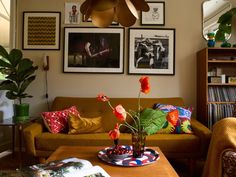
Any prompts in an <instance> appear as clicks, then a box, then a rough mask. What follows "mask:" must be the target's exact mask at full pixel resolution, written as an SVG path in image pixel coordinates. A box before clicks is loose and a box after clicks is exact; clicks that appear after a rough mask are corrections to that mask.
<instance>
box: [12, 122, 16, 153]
mask: <svg viewBox="0 0 236 177" xmlns="http://www.w3.org/2000/svg"><path fill="white" fill-rule="evenodd" d="M12 155H13V156H14V155H15V125H13V126H12Z"/></svg>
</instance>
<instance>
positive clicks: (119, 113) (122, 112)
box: [113, 104, 127, 121]
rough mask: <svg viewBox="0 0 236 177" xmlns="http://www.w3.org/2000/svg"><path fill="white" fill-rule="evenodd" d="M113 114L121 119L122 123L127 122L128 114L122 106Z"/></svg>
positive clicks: (118, 106) (117, 107)
mask: <svg viewBox="0 0 236 177" xmlns="http://www.w3.org/2000/svg"><path fill="white" fill-rule="evenodd" d="M113 113H114V114H115V116H116V117H117V119H119V120H120V121H125V120H126V116H127V113H126V111H125V109H124V108H123V106H122V105H120V104H119V105H117V106H116V107H115V108H114V110H113Z"/></svg>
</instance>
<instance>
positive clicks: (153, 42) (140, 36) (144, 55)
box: [129, 28, 175, 75]
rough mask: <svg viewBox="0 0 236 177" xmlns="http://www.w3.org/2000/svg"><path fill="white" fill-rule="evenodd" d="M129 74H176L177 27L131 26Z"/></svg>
mask: <svg viewBox="0 0 236 177" xmlns="http://www.w3.org/2000/svg"><path fill="white" fill-rule="evenodd" d="M129 74H162V75H174V74H175V29H168V28H159V29H158V28H153V29H148V28H142V29H141V28H129Z"/></svg>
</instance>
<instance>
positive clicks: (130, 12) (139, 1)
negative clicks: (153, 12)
mask: <svg viewBox="0 0 236 177" xmlns="http://www.w3.org/2000/svg"><path fill="white" fill-rule="evenodd" d="M80 11H81V13H82V14H83V15H85V21H87V20H88V19H89V18H91V19H92V23H93V24H94V25H95V26H97V27H107V26H109V25H110V24H111V23H112V22H113V21H116V22H118V23H120V24H121V25H122V26H125V27H129V26H132V25H133V24H134V23H135V22H136V20H137V19H138V18H139V17H138V12H137V11H144V12H147V11H149V6H148V4H147V3H146V2H145V0H85V2H84V3H83V4H82V5H81V7H80Z"/></svg>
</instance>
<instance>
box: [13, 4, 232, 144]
mask: <svg viewBox="0 0 236 177" xmlns="http://www.w3.org/2000/svg"><path fill="white" fill-rule="evenodd" d="M65 2H67V1H58V0H50V1H46V0H41V1H37V0H31V1H27V0H21V1H18V2H17V6H16V14H17V15H16V16H17V18H16V28H15V29H16V30H15V31H14V33H15V37H16V40H15V41H16V45H15V47H16V48H18V49H21V50H22V52H23V55H24V57H27V58H30V59H32V60H33V62H34V63H35V65H38V67H39V69H38V70H37V71H36V79H35V81H34V82H32V84H31V85H30V86H29V88H28V90H27V92H28V93H29V94H30V95H32V96H33V97H32V98H26V99H24V101H25V102H27V103H29V104H30V116H31V117H38V116H39V115H40V114H41V113H42V112H45V111H49V109H48V107H51V105H52V101H53V100H54V98H55V97H57V96H65V97H84V98H96V97H97V95H98V93H101V92H102V93H105V94H106V95H107V96H109V97H110V98H137V95H138V91H139V87H138V86H137V82H138V80H139V78H140V77H141V75H145V73H142V72H140V73H138V72H136V73H130V71H129V60H130V35H129V32H130V31H129V30H130V28H132V29H136V28H137V29H141V30H142V29H143V30H145V29H148V30H150V31H152V30H155V29H157V30H162V31H163V30H166V29H174V30H175V38H174V40H173V51H172V54H173V58H172V59H173V68H172V71H171V73H170V74H165V73H161V74H155V73H154V74H151V75H149V77H150V84H151V91H150V93H149V94H147V95H142V97H145V98H169V97H181V98H183V99H184V103H185V105H187V106H192V107H193V108H194V109H193V117H196V115H197V52H198V51H200V50H201V49H203V48H205V47H207V40H206V39H204V37H203V34H202V23H203V22H202V3H203V2H204V1H203V0H201V1H196V0H181V1H171V0H165V1H164V3H165V11H164V17H165V20H164V24H162V25H142V24H141V22H140V21H141V19H138V20H136V23H135V24H134V25H133V26H131V27H126V28H124V32H122V34H123V36H124V40H123V42H122V43H121V46H120V49H122V50H123V53H122V54H123V56H124V57H122V60H123V67H122V72H107V73H106V72H105V73H99V72H92V71H90V72H80V70H79V71H78V72H68V71H65V68H64V65H65V61H64V59H65V57H64V56H65V48H64V47H65V44H66V40H65V39H66V38H65V31H64V28H71V27H73V28H81V27H83V28H84V27H87V28H86V29H88V30H90V29H91V30H94V29H95V28H94V27H95V26H94V25H93V24H92V23H91V22H83V21H82V14H81V13H80V20H79V23H78V24H66V23H65V14H66V13H65V11H66V9H65ZM68 2H75V3H79V4H80V5H81V4H82V3H83V2H84V1H82V0H77V1H68ZM154 2H159V1H154ZM230 2H231V4H232V7H235V6H236V2H235V1H233V0H230ZM24 12H30V13H31V12H60V14H61V21H60V26H59V29H60V33H59V41H58V43H59V48H58V49H54V50H50V49H46V50H44V49H43V50H38V49H33V48H30V49H29V48H28V49H27V47H26V49H23V48H24V47H23V45H24V42H23V41H24V36H25V35H24V29H23V24H24V20H23V19H24V18H23V13H24ZM234 21H235V20H234ZM235 24H236V23H234V26H233V32H234V31H235ZM90 27H92V28H90ZM120 27H122V26H121V25H118V26H117V25H111V27H110V30H112V29H116V28H117V29H118V28H120ZM235 38H236V36H235V33H232V36H231V37H230V39H229V42H230V43H232V44H234V43H236V42H235ZM45 56H48V59H49V70H48V71H45V70H44V69H43V62H44V57H45ZM46 94H47V97H46ZM48 104H49V105H48ZM9 139H11V137H9ZM9 147H10V146H9Z"/></svg>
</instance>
